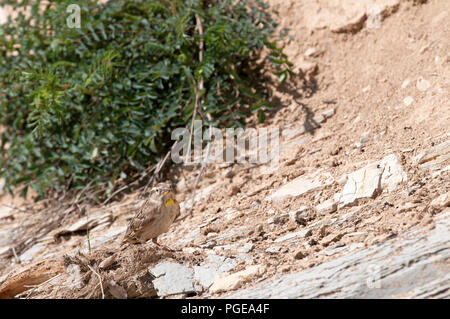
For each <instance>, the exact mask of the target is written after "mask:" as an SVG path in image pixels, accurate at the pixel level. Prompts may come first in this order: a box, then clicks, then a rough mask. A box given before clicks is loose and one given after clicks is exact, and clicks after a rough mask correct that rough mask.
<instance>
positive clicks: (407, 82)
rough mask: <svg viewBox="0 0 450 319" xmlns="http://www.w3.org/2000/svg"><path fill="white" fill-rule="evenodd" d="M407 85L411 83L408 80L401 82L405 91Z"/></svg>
mask: <svg viewBox="0 0 450 319" xmlns="http://www.w3.org/2000/svg"><path fill="white" fill-rule="evenodd" d="M409 83H411V80H410V79H406V80H405V81H403V83H402V89H406V87H407V86H408V85H409Z"/></svg>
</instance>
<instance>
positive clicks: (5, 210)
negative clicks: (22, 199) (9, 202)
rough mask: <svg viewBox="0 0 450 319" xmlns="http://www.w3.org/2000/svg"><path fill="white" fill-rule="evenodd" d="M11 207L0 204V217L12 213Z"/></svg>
mask: <svg viewBox="0 0 450 319" xmlns="http://www.w3.org/2000/svg"><path fill="white" fill-rule="evenodd" d="M12 211H13V209H12V207H9V206H6V205H1V206H0V219H2V218H6V217H9V216H11V215H12Z"/></svg>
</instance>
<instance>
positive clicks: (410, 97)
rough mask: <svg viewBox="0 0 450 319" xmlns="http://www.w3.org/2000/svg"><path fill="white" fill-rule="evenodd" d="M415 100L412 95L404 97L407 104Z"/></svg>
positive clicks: (404, 102)
mask: <svg viewBox="0 0 450 319" xmlns="http://www.w3.org/2000/svg"><path fill="white" fill-rule="evenodd" d="M412 102H414V98H413V97H412V96H407V97H405V98H404V99H403V104H405V105H406V106H410V105H411V104H412Z"/></svg>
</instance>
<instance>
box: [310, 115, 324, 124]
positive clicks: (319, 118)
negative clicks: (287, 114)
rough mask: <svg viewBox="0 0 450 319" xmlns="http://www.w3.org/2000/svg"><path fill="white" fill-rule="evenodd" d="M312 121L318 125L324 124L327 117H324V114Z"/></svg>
mask: <svg viewBox="0 0 450 319" xmlns="http://www.w3.org/2000/svg"><path fill="white" fill-rule="evenodd" d="M312 120H313V121H314V122H316V123H317V124H320V123H323V122H325V116H323V115H322V114H319V115H316V116H314V117H313V118H312Z"/></svg>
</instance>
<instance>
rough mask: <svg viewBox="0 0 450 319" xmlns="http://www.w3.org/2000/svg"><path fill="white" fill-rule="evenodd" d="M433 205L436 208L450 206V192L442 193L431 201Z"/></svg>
mask: <svg viewBox="0 0 450 319" xmlns="http://www.w3.org/2000/svg"><path fill="white" fill-rule="evenodd" d="M430 205H431V206H432V207H435V208H444V207H449V206H450V192H447V193H446V194H442V195H440V196H438V197H436V198H435V199H433V200H432V201H431V203H430Z"/></svg>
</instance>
